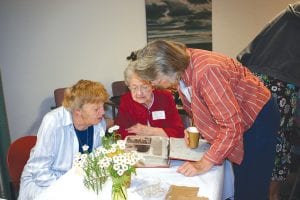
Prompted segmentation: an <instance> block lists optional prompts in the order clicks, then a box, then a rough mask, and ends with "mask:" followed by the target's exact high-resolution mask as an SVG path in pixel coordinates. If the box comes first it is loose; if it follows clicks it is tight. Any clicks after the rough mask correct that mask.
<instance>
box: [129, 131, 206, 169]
mask: <svg viewBox="0 0 300 200" xmlns="http://www.w3.org/2000/svg"><path fill="white" fill-rule="evenodd" d="M125 145H126V149H127V150H135V151H137V152H138V153H139V154H141V155H142V156H143V157H144V159H145V160H144V161H143V162H142V163H140V164H139V165H138V167H169V165H170V160H172V159H174V160H186V161H197V160H200V159H201V157H202V156H203V154H204V152H205V151H206V150H208V149H209V144H208V143H207V142H206V140H202V139H200V140H199V145H198V147H197V148H194V149H191V148H189V147H188V146H187V145H186V144H185V141H184V138H173V137H171V138H167V137H161V136H138V135H130V136H127V137H126V138H125Z"/></svg>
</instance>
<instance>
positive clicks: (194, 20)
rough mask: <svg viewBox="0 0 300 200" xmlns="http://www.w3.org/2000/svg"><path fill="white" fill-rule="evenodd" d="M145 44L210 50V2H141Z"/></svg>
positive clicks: (194, 0) (159, 0)
mask: <svg viewBox="0 0 300 200" xmlns="http://www.w3.org/2000/svg"><path fill="white" fill-rule="evenodd" d="M145 4H146V21H147V22H146V23H147V39H148V42H150V41H152V40H156V39H165V40H173V41H178V42H182V43H184V44H186V45H187V46H188V47H192V48H201V49H207V50H211V49H212V31H211V30H212V23H211V22H212V20H211V17H212V5H211V0H145Z"/></svg>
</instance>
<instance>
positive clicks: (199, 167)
mask: <svg viewBox="0 0 300 200" xmlns="http://www.w3.org/2000/svg"><path fill="white" fill-rule="evenodd" d="M213 166H214V164H213V163H212V162H210V161H208V160H206V159H204V158H202V159H201V160H199V161H196V162H185V163H183V165H181V166H180V167H179V168H178V169H177V172H179V173H181V174H183V175H184V176H195V175H198V174H203V173H205V172H207V171H209V170H210V169H211V168H212V167H213Z"/></svg>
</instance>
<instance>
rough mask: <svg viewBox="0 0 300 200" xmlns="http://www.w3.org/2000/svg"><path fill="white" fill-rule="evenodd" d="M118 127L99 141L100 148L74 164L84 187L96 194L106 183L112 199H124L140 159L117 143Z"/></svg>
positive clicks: (121, 141) (122, 144)
mask: <svg viewBox="0 0 300 200" xmlns="http://www.w3.org/2000/svg"><path fill="white" fill-rule="evenodd" d="M118 129H119V127H118V126H113V127H111V128H110V129H109V130H108V132H109V133H110V135H109V136H104V137H103V138H102V147H99V148H97V149H95V150H94V151H93V152H91V153H90V154H80V153H79V155H78V156H77V157H76V159H75V161H74V164H75V165H76V166H78V167H80V168H81V169H82V170H83V172H84V180H83V181H84V185H85V186H86V187H87V188H88V189H91V190H93V191H94V192H96V193H97V194H98V193H99V192H100V191H101V190H102V187H103V186H104V184H105V183H106V181H107V180H108V179H111V181H112V199H113V200H121V199H122V200H124V199H127V190H126V186H127V185H128V183H130V181H131V174H132V173H134V174H135V173H136V170H135V164H137V163H138V162H139V161H140V160H142V157H141V156H140V155H139V154H138V153H137V152H136V151H129V152H128V151H125V141H124V140H118V139H119V138H118V137H117V131H118Z"/></svg>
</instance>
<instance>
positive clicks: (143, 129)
mask: <svg viewBox="0 0 300 200" xmlns="http://www.w3.org/2000/svg"><path fill="white" fill-rule="evenodd" d="M126 130H127V131H128V133H134V134H136V135H143V136H151V135H157V136H163V137H167V136H168V135H167V133H166V132H165V131H164V129H162V128H157V127H151V126H146V125H143V124H140V123H137V124H135V125H133V126H131V127H129V128H128V129H126Z"/></svg>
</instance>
